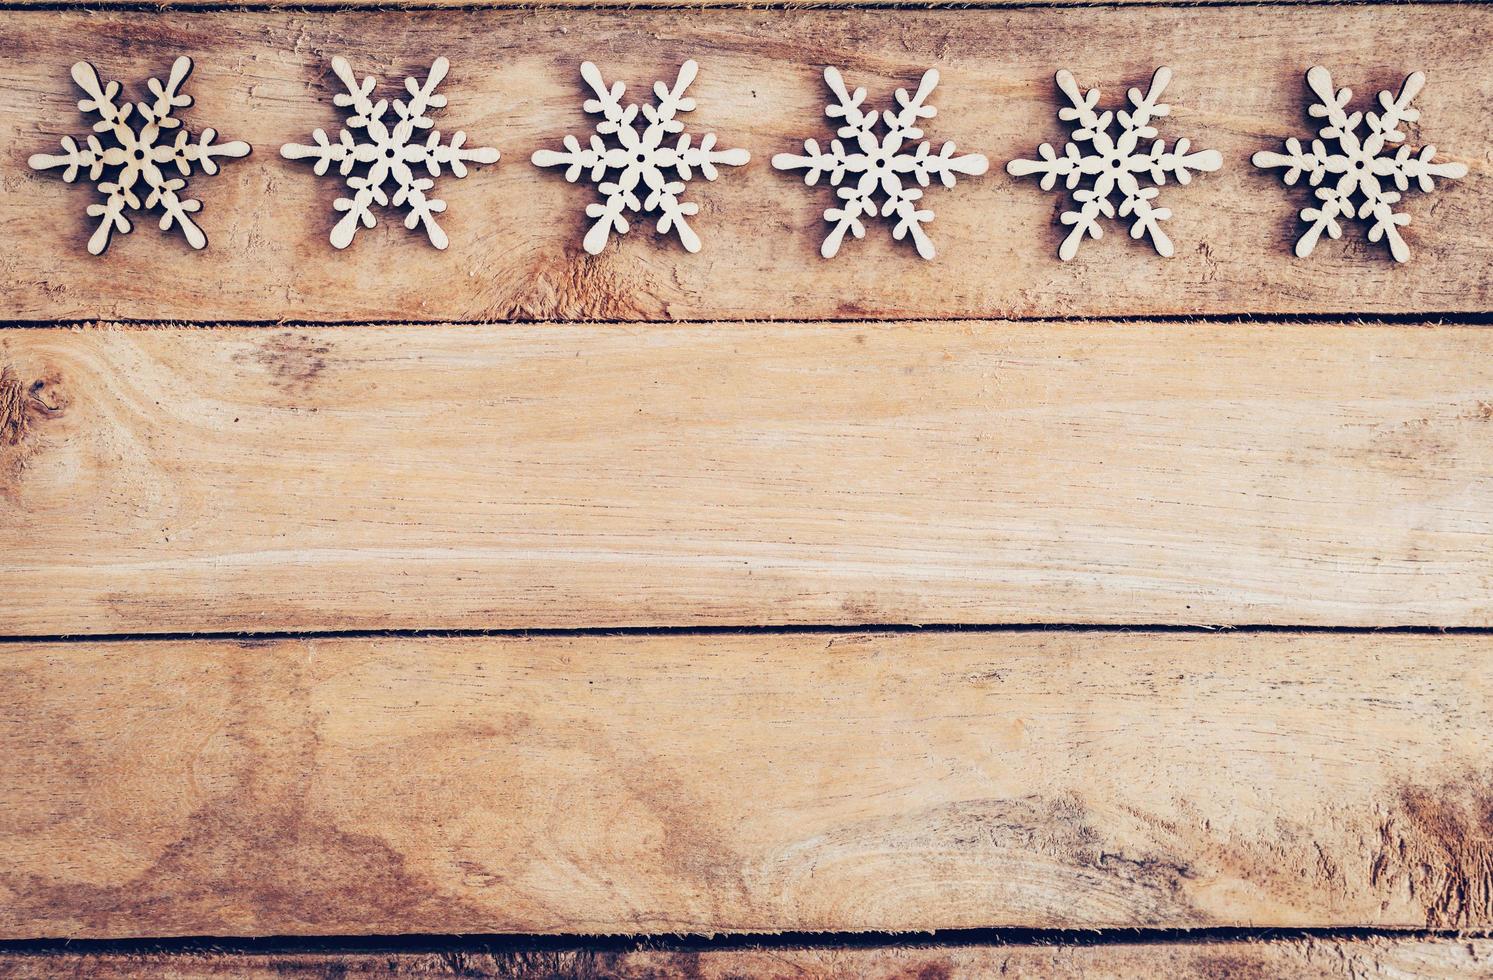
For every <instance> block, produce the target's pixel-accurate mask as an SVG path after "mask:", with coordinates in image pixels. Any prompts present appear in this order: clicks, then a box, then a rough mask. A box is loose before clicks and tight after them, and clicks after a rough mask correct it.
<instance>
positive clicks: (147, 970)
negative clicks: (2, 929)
mask: <svg viewBox="0 0 1493 980" xmlns="http://www.w3.org/2000/svg"><path fill="white" fill-rule="evenodd" d="M993 976H1000V977H1005V978H1010V980H1017V978H1023V977H1032V978H1041V980H1105V978H1111V977H1113V978H1122V977H1123V978H1133V977H1139V976H1145V977H1150V978H1154V980H1198V978H1203V980H1249V978H1258V980H1273V978H1278V977H1290V978H1292V980H1412V978H1413V980H1443V978H1444V980H1475V978H1478V977H1493V942H1490V941H1489V940H1487V939H1420V938H1405V939H1400V938H1393V937H1376V938H1355V939H1292V940H1272V941H1266V942H1242V941H1228V942H1211V943H1136V944H1134V945H1116V946H1067V947H1061V946H954V947H949V946H930V947H920V946H911V947H902V948H899V947H882V948H877V947H873V948H859V947H850V948H845V949H823V948H792V947H789V948H782V947H772V948H765V949H734V950H710V949H707V950H702V951H689V952H672V951H656V950H638V951H625V952H608V951H589V950H578V951H573V952H572V951H558V952H500V953H489V952H481V951H475V952H467V951H456V950H452V951H442V952H439V953H423V954H422V953H403V952H397V953H385V952H369V953H276V954H264V953H253V954H223V953H212V952H204V953H194V954H174V955H173V954H160V953H142V954H103V955H90V954H75V953H62V954H55V955H48V956H28V955H18V954H9V955H7V954H3V953H0V977H3V978H5V980H36V978H47V980H60V978H64V977H76V978H79V980H84V978H86V980H125V978H135V977H151V978H152V980H214V978H219V977H233V978H235V980H344V978H351V977H414V978H422V980H425V978H428V980H444V978H461V980H485V978H492V980H668V978H674V977H679V978H689V980H742V978H745V977H751V978H754V980H956V978H963V977H969V978H977V977H993Z"/></svg>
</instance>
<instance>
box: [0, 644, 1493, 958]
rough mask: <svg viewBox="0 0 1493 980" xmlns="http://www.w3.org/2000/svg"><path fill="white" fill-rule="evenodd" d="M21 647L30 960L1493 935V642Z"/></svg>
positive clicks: (3, 886)
mask: <svg viewBox="0 0 1493 980" xmlns="http://www.w3.org/2000/svg"><path fill="white" fill-rule="evenodd" d="M4 653H5V665H6V683H5V684H4V685H3V686H0V779H3V782H0V785H4V786H6V787H7V791H6V793H5V794H4V796H3V799H0V853H4V854H5V855H6V861H5V862H4V864H3V865H0V935H4V936H6V937H42V936H47V937H56V936H71V937H80V938H81V937H128V936H138V935H148V936H172V935H289V934H313V935H341V934H365V933H366V934H393V933H409V932H415V933H441V934H446V933H477V932H518V933H578V934H586V935H590V934H605V933H713V932H743V933H745V932H762V931H777V930H809V931H860V930H898V931H904V930H905V931H919V930H932V929H946V928H948V929H952V928H972V927H987V926H1015V927H1040V928H1054V929H1099V928H1129V927H1159V928H1178V927H1202V926H1242V925H1248V926H1254V927H1274V926H1280V927H1287V926H1376V927H1406V926H1413V927H1419V926H1432V927H1440V928H1468V929H1479V928H1487V927H1488V926H1489V925H1490V924H1493V888H1490V884H1493V879H1490V872H1489V869H1490V867H1493V850H1490V849H1493V825H1490V823H1489V820H1490V814H1493V809H1490V806H1489V801H1490V800H1493V772H1490V770H1489V768H1488V760H1489V759H1490V758H1493V701H1490V697H1493V689H1490V687H1489V685H1488V682H1487V678H1488V670H1487V665H1488V662H1489V657H1490V655H1493V637H1489V636H1487V635H1455V634H1454V635H1441V636H1424V635H1414V634H1391V635H1377V634H1373V633H1365V634H1341V633H1308V634H1289V633H1256V634H1222V635H1216V634H1209V633H1206V632H1204V633H1184V634H1177V633H1133V634H1124V633H1103V634H1094V633H1079V632H1056V633H1051V632H1047V633H1044V632H1024V631H1015V632H1003V633H1001V632H997V633H989V632H976V633H960V632H929V633H922V634H906V633H903V634H893V635H875V634H856V633H838V634H775V635H764V634H757V635H735V634H716V635H688V634H669V635H662V636H646V635H629V636H622V637H616V636H613V637H606V636H600V635H594V634H588V635H585V636H579V637H577V636H569V637H566V636H556V635H545V636H539V637H531V638H499V637H468V638H453V637H444V638H442V637H430V638H423V639H422V638H408V637H398V636H395V637H376V638H356V639H355V638H339V639H287V640H277V641H268V640H266V641H259V642H252V641H250V642H240V643H235V642H229V641H221V640H213V641H208V640H198V641H162V640H139V641H114V642H94V643H88V642H84V641H80V642H75V643H48V644H30V643H22V644H11V645H9V646H8V647H7V648H6V649H5V651H4Z"/></svg>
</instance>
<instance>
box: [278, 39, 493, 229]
mask: <svg viewBox="0 0 1493 980" xmlns="http://www.w3.org/2000/svg"><path fill="white" fill-rule="evenodd" d="M450 70H451V63H450V62H449V61H448V60H446V59H445V58H436V59H435V61H434V62H432V63H431V66H430V73H429V74H428V75H427V76H426V77H425V81H424V82H419V81H416V80H415V79H414V78H412V77H411V78H406V79H405V80H404V88H405V92H406V93H407V94H408V100H407V101H406V100H405V99H403V98H397V99H394V100H393V102H392V104H391V103H390V102H389V101H388V100H386V99H379V100H378V101H377V102H375V101H374V100H373V99H372V98H371V96H372V94H373V91H374V89H375V88H376V87H377V86H378V79H377V78H374V77H373V76H372V75H370V76H367V77H366V78H364V79H363V80H362V81H359V80H358V77H357V75H356V74H355V73H354V72H353V69H352V65H350V64H349V63H348V61H347V59H346V58H343V57H342V56H340V55H338V56H337V57H334V58H333V59H332V72H333V73H334V74H335V75H336V76H337V78H338V80H339V81H341V82H342V85H343V88H344V89H345V91H343V92H338V93H337V94H336V95H334V96H333V97H332V104H333V105H335V106H337V107H338V108H341V109H350V110H351V115H349V116H348V119H347V125H346V127H344V128H343V129H342V131H341V132H340V133H339V134H338V136H337V140H336V141H335V142H334V141H332V140H330V139H328V137H327V134H326V132H325V131H324V130H321V129H316V130H313V131H312V133H311V140H312V142H311V143H309V144H305V143H287V144H285V145H284V146H282V147H281V148H280V155H281V156H283V157H285V158H286V159H287V160H311V161H313V166H312V172H313V173H315V174H316V175H317V176H318V177H320V176H324V175H325V174H326V173H327V172H328V171H329V170H331V169H332V166H333V165H334V164H335V165H336V167H337V173H338V176H340V177H342V178H343V180H344V183H345V184H346V185H347V188H348V190H349V191H351V192H352V196H350V197H339V198H337V199H336V200H335V201H333V202H332V209H333V210H334V211H338V212H341V213H342V215H343V216H342V218H341V219H339V220H338V222H337V223H336V225H334V226H333V228H332V233H331V236H330V238H331V243H332V246H333V247H334V248H338V249H343V248H347V247H348V246H349V245H351V244H352V242H353V238H354V237H355V236H356V235H357V232H358V229H359V228H360V227H361V228H372V227H374V226H376V225H377V224H378V218H377V216H376V215H375V214H374V211H373V207H374V205H378V206H379V207H391V206H392V207H396V208H401V207H402V208H408V209H409V213H408V214H406V215H405V219H404V226H405V227H406V228H408V229H410V230H411V231H413V230H414V229H416V228H420V227H423V228H424V230H425V236H426V238H427V239H428V240H429V241H430V244H431V245H433V246H435V247H436V248H439V249H444V248H446V247H447V246H448V245H450V238H449V237H448V236H447V235H446V232H445V229H443V228H442V227H441V226H440V224H439V223H437V221H436V219H435V216H436V215H437V214H440V213H442V212H444V211H445V210H446V202H445V201H442V200H440V199H439V198H434V197H430V196H429V195H428V194H427V192H428V191H430V190H432V189H433V188H434V187H435V178H438V177H440V176H441V174H442V168H443V167H444V168H446V169H447V170H449V171H450V172H451V176H453V177H455V178H458V179H459V178H462V177H465V176H466V175H467V165H468V164H487V163H496V162H497V161H498V158H499V156H500V154H499V153H498V151H497V150H496V149H494V148H492V147H490V146H474V147H468V146H467V145H466V139H467V135H466V133H464V132H461V131H457V133H456V134H455V135H454V136H452V137H451V140H450V142H449V143H443V142H442V141H441V134H440V131H439V130H437V129H435V128H434V127H435V120H434V119H433V118H431V112H433V111H434V110H437V109H444V108H445V107H446V104H447V100H446V97H445V96H444V95H441V94H440V93H438V92H437V91H436V88H437V87H438V86H439V85H440V84H441V82H443V81H445V79H446V76H447V74H448V73H449V72H450ZM390 108H392V109H393V112H394V118H393V119H392V120H389V119H387V118H386V117H387V115H388V113H389V110H390ZM426 130H429V131H430V134H429V136H427V137H426V138H425V139H424V141H423V142H422V141H421V140H420V138H419V136H420V134H421V133H423V132H424V131H426ZM416 167H422V168H423V169H424V170H425V172H426V173H427V174H428V176H425V177H420V176H417V175H416V173H415V168H416ZM388 184H392V185H393V187H392V190H393V193H392V194H391V193H390V191H389V190H388V189H387V188H386V185H388Z"/></svg>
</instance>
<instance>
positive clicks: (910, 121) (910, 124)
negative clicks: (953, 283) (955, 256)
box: [772, 66, 990, 259]
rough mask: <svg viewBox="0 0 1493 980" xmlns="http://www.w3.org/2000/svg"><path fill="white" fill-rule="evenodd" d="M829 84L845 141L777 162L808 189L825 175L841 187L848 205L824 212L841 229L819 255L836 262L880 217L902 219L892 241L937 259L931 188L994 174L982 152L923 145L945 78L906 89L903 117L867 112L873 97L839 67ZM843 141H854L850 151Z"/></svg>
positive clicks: (813, 145)
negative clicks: (928, 202) (929, 227)
mask: <svg viewBox="0 0 1493 980" xmlns="http://www.w3.org/2000/svg"><path fill="white" fill-rule="evenodd" d="M824 81H825V83H826V84H828V85H829V89H830V91H831V92H833V93H834V96H835V101H834V102H832V103H830V104H829V105H827V106H825V108H824V114H825V115H826V116H828V117H829V118H831V119H842V120H844V122H843V124H842V125H841V126H840V127H839V129H838V130H836V132H835V135H836V136H837V137H838V138H837V139H834V140H831V141H830V144H829V147H828V148H827V149H820V147H819V144H818V142H817V141H815V140H812V139H810V140H805V141H804V152H803V153H802V154H797V153H779V154H777V155H776V156H774V157H773V158H772V165H773V166H774V167H776V168H777V169H778V170H804V171H806V173H805V174H804V183H805V184H808V185H810V186H813V185H814V184H816V183H817V182H818V181H819V178H820V177H821V176H828V178H829V185H830V186H831V187H834V188H836V191H835V194H836V196H837V197H838V198H839V200H840V204H839V205H838V206H837V207H833V208H830V209H828V210H827V211H825V212H824V220H825V221H827V222H829V223H830V224H831V225H833V227H832V228H831V229H830V231H829V234H827V235H826V236H824V242H823V244H822V245H820V247H819V254H821V255H823V256H824V257H825V258H827V259H829V258H834V256H835V255H836V254H837V253H838V252H839V251H840V245H841V243H842V242H843V241H844V239H845V233H846V232H847V231H848V232H850V233H851V234H852V235H854V236H855V237H856V238H864V237H865V235H866V226H865V223H864V222H863V221H862V220H861V219H862V218H874V217H876V216H878V215H879V216H881V217H883V218H892V219H895V224H893V225H892V238H894V239H895V240H897V241H899V242H900V241H901V240H902V239H903V238H906V237H907V236H908V235H911V236H912V241H913V244H914V245H915V246H916V247H917V250H918V254H919V255H921V256H922V257H923V258H925V259H931V258H933V256H934V255H935V254H936V253H935V250H934V248H933V240H932V239H931V238H929V237H928V235H927V233H926V232H925V231H924V230H923V226H924V225H926V224H928V223H929V222H931V221H932V220H933V211H932V210H930V209H928V208H926V207H919V203H918V202H919V201H921V200H922V198H923V188H925V187H927V186H929V184H931V183H932V179H933V178H934V177H937V178H938V180H939V183H941V184H943V185H944V186H945V187H953V186H954V183H955V181H956V180H957V175H958V174H965V175H967V176H970V177H978V176H979V175H980V174H983V173H984V172H985V171H986V170H988V169H989V167H990V162H989V161H988V160H986V159H985V157H984V156H983V155H981V154H979V153H967V154H964V155H963V156H955V155H954V153H955V147H954V144H953V142H948V143H945V144H944V145H943V146H942V147H940V148H939V150H938V151H937V152H934V151H933V144H932V143H931V142H929V141H928V140H925V139H923V130H922V128H921V126H920V123H921V121H922V120H924V119H932V118H933V117H934V116H935V115H937V114H938V110H937V109H935V108H934V107H933V106H931V105H929V104H928V97H929V96H930V95H932V94H933V90H934V88H936V87H937V86H938V72H937V71H936V70H934V69H929V70H928V71H927V72H925V73H924V74H923V78H922V81H921V82H919V84H918V90H917V92H916V93H915V94H913V95H911V96H909V95H908V94H907V90H906V89H902V88H899V89H898V90H897V92H896V99H897V105H898V106H899V107H900V108H898V109H897V110H896V111H893V110H891V109H883V110H880V111H878V110H876V109H870V110H866V109H863V108H861V106H862V104H863V103H864V102H865V101H866V90H865V89H864V88H857V89H856V90H855V91H854V92H850V91H849V90H848V89H846V87H845V80H844V79H843V78H841V77H840V72H839V70H838V69H836V68H834V67H833V66H831V67H828V68H825V69H824ZM878 125H880V126H881V127H882V128H883V129H884V130H885V132H883V133H881V134H880V135H878V134H877V132H876V130H877V126H878ZM842 140H850V141H851V146H850V148H849V149H847V148H846V146H845V144H844V143H843V142H842Z"/></svg>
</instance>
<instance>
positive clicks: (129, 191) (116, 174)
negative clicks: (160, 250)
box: [27, 57, 249, 255]
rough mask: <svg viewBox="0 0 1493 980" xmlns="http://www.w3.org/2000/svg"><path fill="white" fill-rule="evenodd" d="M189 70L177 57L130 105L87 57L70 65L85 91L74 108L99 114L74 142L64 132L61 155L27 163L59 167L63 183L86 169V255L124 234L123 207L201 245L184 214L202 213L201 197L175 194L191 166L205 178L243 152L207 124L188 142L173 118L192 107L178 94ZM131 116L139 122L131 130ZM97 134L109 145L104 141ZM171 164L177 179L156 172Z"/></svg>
mask: <svg viewBox="0 0 1493 980" xmlns="http://www.w3.org/2000/svg"><path fill="white" fill-rule="evenodd" d="M191 72H192V59H190V58H187V57H179V58H177V59H176V60H175V61H174V62H173V63H172V65H171V73H170V75H168V76H167V79H166V81H165V82H162V81H160V79H156V78H152V79H150V80H149V82H148V83H147V86H146V87H147V88H148V89H149V91H150V93H151V95H152V96H153V99H152V100H150V101H141V102H137V103H130V102H121V101H119V93H120V85H119V83H118V82H113V81H111V82H109V83H108V84H107V85H106V84H104V83H103V82H101V81H100V79H99V76H98V71H97V70H96V69H95V68H94V67H93V65H91V64H89V63H88V62H86V61H80V62H78V63H77V64H75V65H73V67H72V78H73V82H74V83H75V84H77V86H78V88H80V89H82V90H83V92H84V94H85V95H87V98H85V99H80V100H79V101H78V110H79V111H80V112H83V113H85V114H93V115H97V116H98V121H97V122H95V123H94V124H93V132H92V133H91V134H89V136H88V137H87V138H86V140H85V142H84V143H83V144H82V145H81V146H80V145H79V144H78V142H77V141H76V140H74V139H73V138H72V137H71V136H64V137H63V138H62V140H61V146H62V150H63V152H62V153H60V154H55V153H36V154H33V155H32V156H31V157H30V159H29V160H28V161H27V162H28V164H29V165H30V166H31V168H32V169H34V170H52V169H57V168H61V169H62V179H63V180H64V181H66V182H67V183H72V182H74V181H75V180H77V178H78V177H79V175H81V174H86V175H87V178H88V180H89V182H90V183H93V184H94V185H95V186H96V187H97V189H98V192H99V193H100V194H102V195H103V198H104V199H103V201H102V202H95V203H93V204H90V205H89V206H88V208H87V210H86V213H87V215H88V216H89V217H91V218H97V219H99V223H98V225H97V226H96V227H95V228H94V231H93V234H92V235H91V236H90V237H89V239H88V251H89V252H90V253H92V254H94V255H99V254H102V253H103V252H104V250H105V249H107V248H108V247H109V242H110V240H111V238H112V236H113V235H115V234H120V235H123V234H128V233H129V232H130V230H131V229H132V228H133V224H132V222H131V221H130V219H129V217H128V212H130V211H138V210H142V209H144V210H149V209H152V208H159V209H160V210H161V212H162V215H161V220H160V227H161V230H162V231H169V230H170V229H171V227H172V226H173V225H175V226H176V227H178V228H180V229H181V231H182V234H183V235H184V236H185V237H186V239H187V243H188V244H189V245H191V246H192V247H193V248H199V249H200V248H205V247H206V246H207V235H206V234H205V233H204V232H203V231H202V229H201V228H200V227H199V226H198V225H197V224H196V222H195V221H193V220H192V218H191V215H193V214H195V213H197V212H198V211H200V210H202V202H201V201H199V200H196V199H193V198H186V197H182V196H181V194H180V192H181V191H182V190H183V189H184V188H185V187H186V185H187V180H186V179H187V178H188V177H190V176H191V175H192V168H193V167H194V166H196V167H197V168H198V169H200V170H201V171H202V172H203V173H205V174H207V175H209V176H211V175H213V174H216V173H217V172H218V170H219V168H220V164H219V163H218V159H219V158H229V159H231V158H235V157H243V156H247V155H248V154H249V144H248V143H244V142H242V141H239V140H233V141H230V142H226V143H215V142H214V140H215V139H216V138H217V135H218V134H217V131H216V130H213V129H206V130H203V132H202V135H201V137H200V138H199V139H198V140H197V141H196V142H195V143H194V142H193V141H192V138H191V134H190V133H188V132H187V130H186V128H185V127H183V126H182V122H181V120H180V119H179V118H178V117H177V115H176V113H177V110H179V109H186V108H188V107H190V106H191V105H192V97H191V96H190V95H187V94H185V93H184V92H183V91H182V86H183V84H184V83H185V82H186V80H187V77H188V76H189V75H190V74H191ZM131 119H137V120H138V121H139V122H138V129H137V127H136V126H135V125H132V124H131ZM173 129H174V130H177V133H176V138H175V140H167V139H165V137H164V132H165V131H168V130H173ZM101 136H102V137H104V138H105V139H108V140H109V142H110V144H111V145H105V142H104V139H101V138H100V137H101ZM171 164H174V165H175V168H174V169H175V170H176V172H177V173H178V175H179V176H176V177H168V176H166V174H165V173H163V167H166V166H167V165H171Z"/></svg>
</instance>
